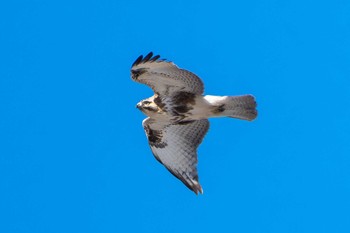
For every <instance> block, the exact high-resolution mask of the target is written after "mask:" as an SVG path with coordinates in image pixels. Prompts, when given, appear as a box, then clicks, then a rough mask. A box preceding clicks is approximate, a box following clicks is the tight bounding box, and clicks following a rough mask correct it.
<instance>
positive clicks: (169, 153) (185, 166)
mask: <svg viewBox="0 0 350 233" xmlns="http://www.w3.org/2000/svg"><path fill="white" fill-rule="evenodd" d="M142 125H143V127H144V129H145V132H146V135H147V138H148V142H149V145H150V147H151V150H152V152H153V155H154V156H155V158H156V159H157V160H158V161H159V162H160V163H161V164H163V165H164V166H165V167H166V168H167V169H168V170H169V171H170V172H171V173H172V174H173V175H174V176H176V177H177V178H178V179H180V180H181V181H182V182H183V183H184V184H185V185H186V186H187V187H188V188H189V189H191V190H192V191H193V192H195V193H196V194H198V192H199V193H203V190H202V187H201V186H200V184H199V182H198V173H197V148H198V146H199V144H200V143H201V142H202V140H203V138H204V136H205V134H206V133H207V131H208V129H209V121H208V120H207V119H204V120H197V121H187V122H183V123H180V124H169V125H163V124H162V123H158V122H156V121H155V120H153V119H151V118H147V119H145V120H144V121H143V122H142Z"/></svg>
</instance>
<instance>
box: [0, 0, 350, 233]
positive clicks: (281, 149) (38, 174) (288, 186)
mask: <svg viewBox="0 0 350 233" xmlns="http://www.w3.org/2000/svg"><path fill="white" fill-rule="evenodd" d="M349 12H350V2H349V1H346V0H343V1H341V0H332V1H322V0H321V1H317V2H316V1H309V0H303V1H301V0H296V1H272V0H269V1H251V0H249V1H173V2H171V1H126V0H125V1H3V2H2V3H0V31H1V33H0V232H4V233H5V232H8V233H12V232H26V233H28V232H45V233H51V232H179V231H181V232H276V233H280V232H298V233H299V232H349V231H350V199H349V196H350V159H349V156H350V145H349V140H350V124H349V119H350V110H349V106H350V94H349V91H350V78H349V77H350V66H349V62H350V43H349V41H350V14H349ZM149 51H153V52H154V53H156V54H160V55H161V56H162V57H164V58H167V59H169V60H172V61H174V62H175V63H176V64H177V65H178V66H180V67H182V68H185V69H189V70H191V71H193V72H194V73H196V74H197V75H199V76H200V77H201V78H202V79H203V81H204V83H205V90H206V94H212V95H239V94H248V93H250V94H253V95H255V96H256V98H257V102H258V109H259V116H258V118H257V120H256V121H254V122H245V121H239V120H235V119H212V120H211V128H210V130H209V133H208V134H207V136H206V138H205V139H204V141H203V143H202V145H201V146H200V148H199V165H198V169H199V176H200V181H201V184H202V186H203V189H204V195H199V196H196V195H194V194H193V193H192V192H191V191H189V190H188V189H187V188H186V187H185V186H184V185H183V184H182V183H181V182H179V181H178V180H177V179H175V178H174V177H173V176H172V175H171V174H170V173H168V172H167V171H166V169H164V168H163V167H162V166H161V165H160V164H159V163H158V162H157V161H156V160H155V159H154V158H153V155H152V154H151V151H150V149H149V147H148V144H147V141H146V137H145V135H144V132H143V129H142V126H141V121H142V120H143V119H144V115H143V114H142V113H141V112H139V111H138V110H137V109H136V108H135V105H136V103H137V102H138V101H139V100H141V99H143V98H146V97H149V96H150V95H151V94H152V92H151V90H150V89H149V88H148V87H146V86H143V85H140V84H138V83H135V82H132V81H131V79H130V66H131V64H132V62H133V61H134V60H135V59H136V58H137V57H138V56H139V55H140V54H146V53H148V52H149Z"/></svg>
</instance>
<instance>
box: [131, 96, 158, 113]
mask: <svg viewBox="0 0 350 233" xmlns="http://www.w3.org/2000/svg"><path fill="white" fill-rule="evenodd" d="M136 108H138V109H140V110H141V111H142V112H143V113H144V114H146V115H147V116H150V115H152V114H155V113H157V112H158V110H159V109H158V106H157V105H156V104H155V103H154V102H153V101H152V100H151V99H145V100H142V101H140V102H138V103H137V105H136Z"/></svg>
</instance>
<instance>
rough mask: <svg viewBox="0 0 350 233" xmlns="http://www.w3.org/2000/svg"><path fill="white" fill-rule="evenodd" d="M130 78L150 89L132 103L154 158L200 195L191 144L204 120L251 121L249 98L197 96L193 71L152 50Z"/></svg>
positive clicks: (253, 105) (251, 100)
mask: <svg viewBox="0 0 350 233" xmlns="http://www.w3.org/2000/svg"><path fill="white" fill-rule="evenodd" d="M131 78H132V80H134V81H136V82H139V83H143V84H146V85H147V86H149V87H150V88H152V90H153V91H154V95H153V96H152V97H150V98H148V99H145V100H142V101H140V102H139V103H138V104H137V106H136V107H137V108H138V109H139V110H141V111H142V112H143V113H144V114H145V115H146V116H147V118H146V119H145V120H143V122H142V126H143V128H144V130H145V133H146V136H147V138H148V143H149V146H150V147H151V150H152V153H153V155H154V157H155V158H156V159H157V160H158V161H159V162H160V163H161V164H163V165H164V166H165V167H166V168H167V169H168V170H169V171H170V172H171V173H172V174H173V175H174V176H175V177H177V178H178V179H179V180H181V181H182V182H183V183H184V184H185V185H186V186H187V187H188V188H189V189H190V190H192V191H193V192H194V193H196V194H198V193H203V189H202V187H201V185H200V184H199V181H198V172H197V148H198V146H199V145H200V144H201V142H202V140H203V138H204V136H205V134H206V133H207V131H208V129H209V121H208V118H211V117H232V118H238V119H243V120H248V121H251V120H254V119H255V118H256V116H257V110H256V102H255V98H254V96H252V95H241V96H213V95H203V92H204V85H203V82H202V80H201V79H200V78H199V77H198V76H197V75H195V74H194V73H192V72H190V71H187V70H184V69H181V68H179V67H177V66H176V65H175V64H174V63H173V62H170V61H167V60H165V59H160V56H159V55H156V56H153V53H152V52H150V53H149V54H147V55H146V56H145V57H143V56H142V55H141V56H139V57H138V58H137V59H136V60H135V62H134V63H133V64H132V67H131Z"/></svg>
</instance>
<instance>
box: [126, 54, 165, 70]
mask: <svg viewBox="0 0 350 233" xmlns="http://www.w3.org/2000/svg"><path fill="white" fill-rule="evenodd" d="M159 58H160V56H159V55H155V56H153V52H149V53H148V54H147V55H146V56H145V57H143V56H142V55H141V56H139V57H138V58H137V59H136V60H135V61H134V63H132V66H131V67H134V66H137V65H139V64H141V63H145V62H155V61H159V60H158V59H159Z"/></svg>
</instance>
